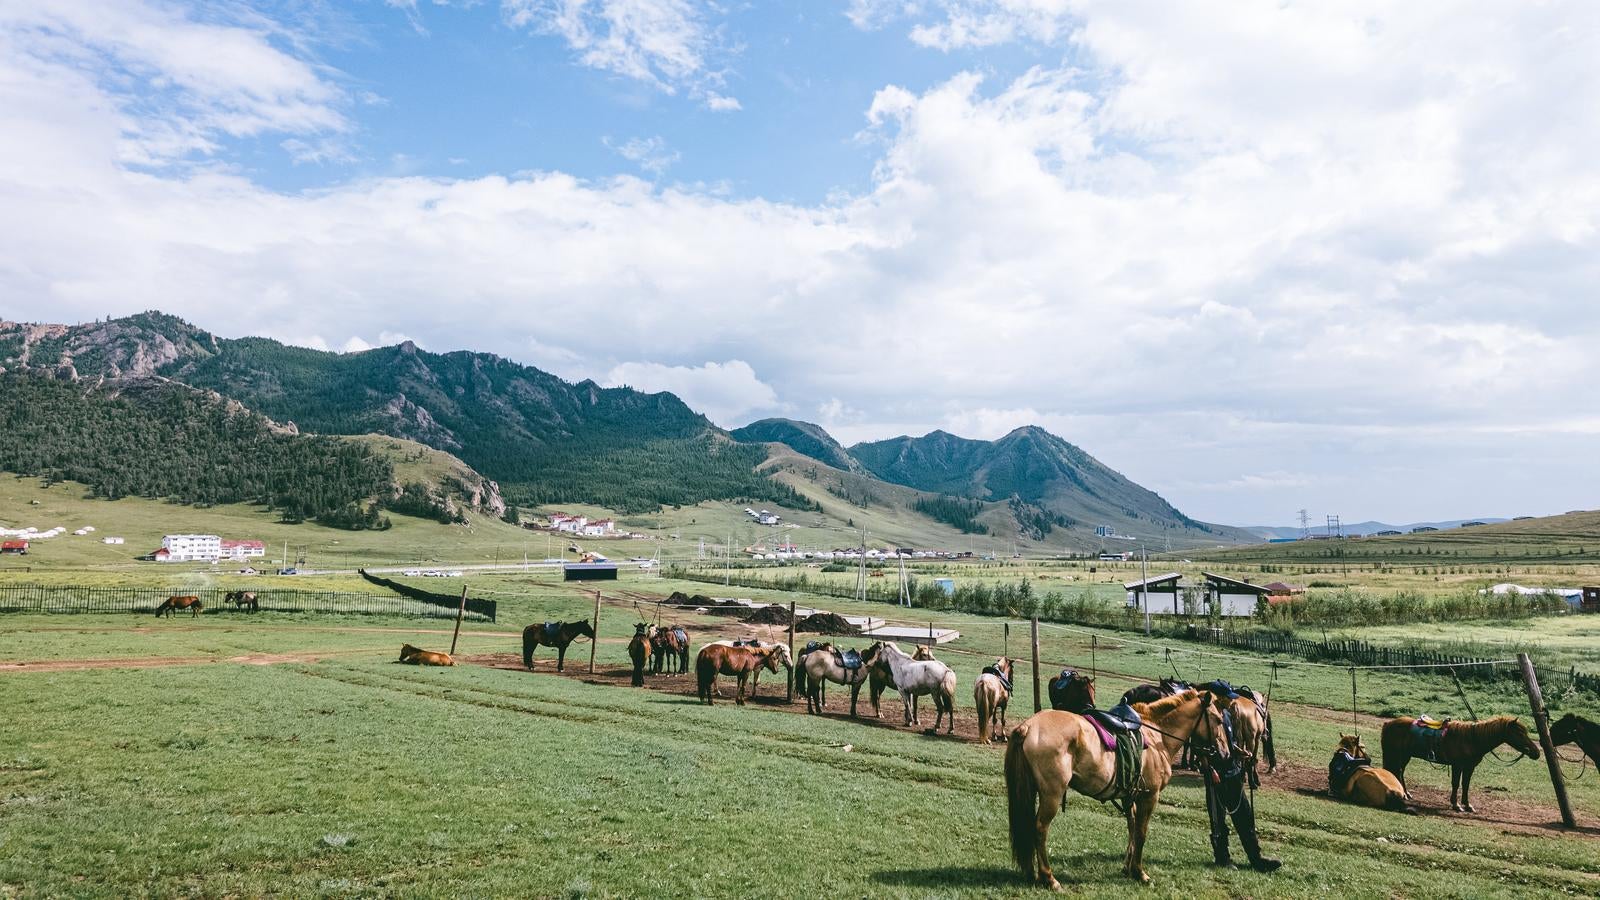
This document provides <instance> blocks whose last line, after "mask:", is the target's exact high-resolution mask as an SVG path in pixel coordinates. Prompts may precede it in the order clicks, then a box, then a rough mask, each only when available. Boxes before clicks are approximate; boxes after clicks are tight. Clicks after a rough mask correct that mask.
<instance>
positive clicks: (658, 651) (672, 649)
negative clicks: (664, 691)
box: [650, 625, 689, 675]
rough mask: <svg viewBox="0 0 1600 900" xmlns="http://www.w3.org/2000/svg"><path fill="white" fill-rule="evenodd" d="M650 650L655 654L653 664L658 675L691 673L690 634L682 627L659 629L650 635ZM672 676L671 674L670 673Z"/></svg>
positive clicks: (674, 626)
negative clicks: (670, 671)
mask: <svg viewBox="0 0 1600 900" xmlns="http://www.w3.org/2000/svg"><path fill="white" fill-rule="evenodd" d="M650 650H651V651H652V652H653V653H654V654H655V660H654V662H652V663H651V665H652V666H654V672H655V674H657V675H661V674H663V672H664V670H667V669H674V670H676V671H677V672H679V673H681V672H687V671H689V632H687V631H684V630H683V626H681V625H673V626H671V627H669V628H657V629H655V630H654V631H652V632H651V633H650ZM668 674H671V673H668Z"/></svg>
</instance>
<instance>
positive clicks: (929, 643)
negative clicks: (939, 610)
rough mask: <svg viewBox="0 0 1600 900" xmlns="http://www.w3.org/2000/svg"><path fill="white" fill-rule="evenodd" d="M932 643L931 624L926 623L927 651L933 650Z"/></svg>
mask: <svg viewBox="0 0 1600 900" xmlns="http://www.w3.org/2000/svg"><path fill="white" fill-rule="evenodd" d="M933 643H934V642H933V623H932V622H929V623H928V649H929V650H932V649H933Z"/></svg>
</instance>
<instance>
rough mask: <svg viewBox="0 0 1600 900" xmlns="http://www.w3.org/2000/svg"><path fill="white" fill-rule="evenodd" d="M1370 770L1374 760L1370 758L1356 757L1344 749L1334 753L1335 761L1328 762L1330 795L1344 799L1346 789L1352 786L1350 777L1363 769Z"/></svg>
mask: <svg viewBox="0 0 1600 900" xmlns="http://www.w3.org/2000/svg"><path fill="white" fill-rule="evenodd" d="M1370 768H1372V760H1371V759H1370V758H1368V757H1365V756H1356V755H1355V754H1354V753H1351V752H1350V751H1349V750H1345V749H1342V748H1341V749H1339V750H1336V751H1334V754H1333V759H1331V760H1329V761H1328V793H1329V794H1332V795H1333V796H1335V797H1343V796H1344V789H1345V787H1346V786H1348V785H1349V784H1350V777H1351V776H1352V775H1354V774H1356V773H1357V772H1359V771H1361V770H1362V769H1370Z"/></svg>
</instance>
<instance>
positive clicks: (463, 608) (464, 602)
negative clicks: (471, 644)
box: [450, 584, 467, 656]
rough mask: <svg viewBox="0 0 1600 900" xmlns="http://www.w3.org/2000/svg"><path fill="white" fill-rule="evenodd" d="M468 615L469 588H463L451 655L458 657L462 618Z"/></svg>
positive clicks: (451, 638) (451, 644)
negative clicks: (458, 640) (457, 648)
mask: <svg viewBox="0 0 1600 900" xmlns="http://www.w3.org/2000/svg"><path fill="white" fill-rule="evenodd" d="M466 614H467V586H466V585H464V584H463V585H462V586H461V608H460V609H458V610H456V633H455V634H452V635H450V655H451V656H455V655H456V638H458V637H461V617H462V616H464V615H466Z"/></svg>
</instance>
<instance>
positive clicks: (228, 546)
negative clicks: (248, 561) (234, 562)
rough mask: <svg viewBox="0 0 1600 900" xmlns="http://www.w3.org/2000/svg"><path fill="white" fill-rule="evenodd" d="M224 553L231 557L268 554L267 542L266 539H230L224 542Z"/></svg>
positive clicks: (243, 557)
mask: <svg viewBox="0 0 1600 900" xmlns="http://www.w3.org/2000/svg"><path fill="white" fill-rule="evenodd" d="M222 555H223V556H226V557H228V558H229V559H245V558H247V557H251V556H266V555H267V544H266V542H265V541H228V540H225V541H223V542H222Z"/></svg>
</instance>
